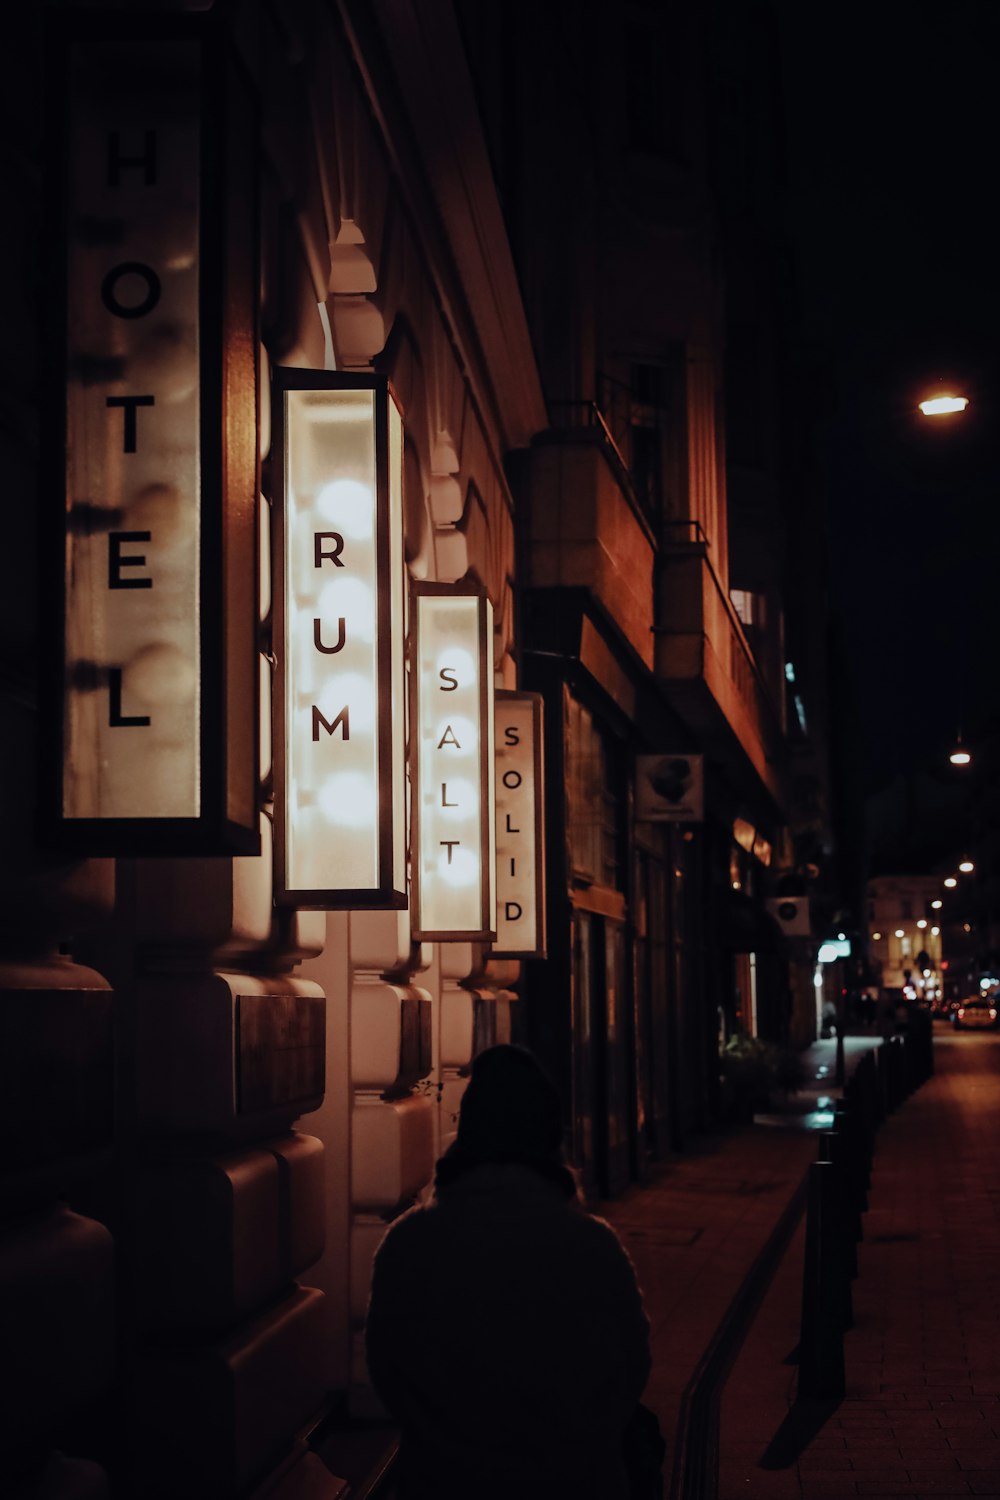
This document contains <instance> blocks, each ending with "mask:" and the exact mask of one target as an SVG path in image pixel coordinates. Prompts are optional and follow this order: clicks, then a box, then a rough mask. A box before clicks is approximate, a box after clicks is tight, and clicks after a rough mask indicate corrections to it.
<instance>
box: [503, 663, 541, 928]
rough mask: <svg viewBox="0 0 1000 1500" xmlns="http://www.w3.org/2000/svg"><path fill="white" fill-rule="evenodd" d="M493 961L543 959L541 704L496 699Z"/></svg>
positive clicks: (532, 696) (531, 696)
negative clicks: (494, 934)
mask: <svg viewBox="0 0 1000 1500" xmlns="http://www.w3.org/2000/svg"><path fill="white" fill-rule="evenodd" d="M494 723H495V732H496V798H497V818H496V826H497V937H496V942H495V943H494V945H493V952H494V954H495V955H496V957H497V958H544V957H545V832H544V830H545V810H544V798H543V790H544V780H543V773H542V765H543V758H542V700H541V698H540V697H539V695H538V694H537V693H511V692H504V691H499V692H497V694H496V710H495V717H494Z"/></svg>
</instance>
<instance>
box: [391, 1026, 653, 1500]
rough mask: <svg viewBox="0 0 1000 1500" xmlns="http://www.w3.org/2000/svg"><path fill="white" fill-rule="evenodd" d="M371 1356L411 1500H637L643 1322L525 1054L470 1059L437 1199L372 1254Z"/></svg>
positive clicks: (606, 1228)
mask: <svg viewBox="0 0 1000 1500" xmlns="http://www.w3.org/2000/svg"><path fill="white" fill-rule="evenodd" d="M366 1345H367V1354H368V1370H369V1376H370V1379H371V1382H372V1385H373V1386H374V1389H375V1391H376V1393H377V1394H378V1396H379V1398H380V1399H381V1401H382V1403H383V1405H384V1406H385V1408H386V1411H387V1412H388V1413H389V1415H390V1416H391V1417H392V1419H393V1420H394V1421H395V1422H396V1423H397V1424H398V1425H399V1428H400V1459H399V1484H398V1491H397V1493H398V1495H399V1497H400V1500H425V1497H426V1500H431V1497H433V1500H458V1497H461V1500H493V1497H496V1500H500V1497H501V1496H502V1497H503V1500H514V1497H517V1500H536V1497H537V1500H543V1497H544V1500H554V1497H556V1500H558V1497H560V1496H567V1497H569V1496H572V1497H573V1500H589V1497H594V1500H597V1497H598V1496H599V1497H600V1500H625V1497H627V1495H628V1493H629V1489H628V1481H627V1477H626V1471H625V1466H624V1462H623V1457H622V1444H623V1434H624V1432H625V1429H626V1426H627V1425H628V1424H629V1422H630V1420H631V1419H632V1417H633V1415H634V1413H635V1411H636V1407H637V1404H638V1401H639V1397H640V1396H641V1394H642V1390H643V1387H644V1386H645V1383H646V1379H647V1376H648V1374H649V1366H650V1359H649V1323H648V1320H647V1318H646V1316H645V1313H644V1311H643V1306H642V1297H641V1294H640V1291H639V1287H638V1285H637V1283H636V1277H635V1271H634V1269H633V1267H632V1263H631V1261H630V1260H629V1258H628V1255H627V1254H626V1252H625V1250H624V1248H623V1246H622V1244H621V1242H620V1240H619V1239H618V1236H617V1235H616V1234H615V1232H614V1230H613V1229H612V1228H611V1226H610V1225H609V1224H607V1223H605V1222H604V1220H603V1219H599V1218H597V1217H595V1216H594V1215H592V1214H590V1213H588V1212H587V1210H586V1209H585V1208H584V1206H583V1203H582V1202H581V1200H580V1196H579V1193H578V1190H577V1185H576V1181H575V1179H574V1177H573V1175H572V1173H571V1172H570V1171H569V1169H568V1167H567V1166H566V1165H565V1162H564V1160H563V1156H562V1122H561V1111H560V1105H559V1098H558V1095H557V1094H556V1091H555V1089H554V1087H553V1086H552V1084H551V1082H550V1081H549V1080H548V1078H547V1077H546V1075H545V1074H544V1072H543V1071H542V1069H541V1067H540V1066H539V1064H538V1063H537V1062H536V1060H535V1058H534V1057H533V1056H532V1055H531V1053H529V1052H526V1051H525V1050H523V1049H522V1048H518V1047H509V1046H501V1047H491V1048H489V1049H488V1050H487V1051H486V1052H483V1053H481V1054H480V1055H479V1056H478V1057H477V1058H476V1060H475V1062H474V1063H473V1066H472V1075H471V1078H470V1080H469V1084H468V1087H467V1089H466V1092H465V1095H464V1097H463V1100H462V1106H461V1112H460V1116H459V1124H458V1134H457V1137H456V1139H455V1141H454V1143H453V1144H452V1146H451V1147H450V1148H449V1149H448V1151H446V1153H445V1154H444V1156H443V1157H442V1158H441V1160H440V1161H439V1162H438V1165H437V1175H436V1177H435V1194H434V1198H433V1201H432V1202H431V1203H429V1204H428V1205H427V1206H420V1207H416V1208H413V1209H410V1210H409V1211H408V1212H407V1213H405V1214H403V1215H402V1216H401V1217H400V1218H399V1219H397V1220H396V1221H395V1222H394V1223H393V1224H392V1225H391V1226H390V1227H389V1229H388V1231H387V1232H386V1234H385V1236H384V1238H383V1240H382V1243H381V1245H380V1246H379V1249H378V1251H377V1252H376V1256H375V1265H374V1272H373V1279H372V1288H371V1298H370V1302H369V1307H368V1322H367V1329H366Z"/></svg>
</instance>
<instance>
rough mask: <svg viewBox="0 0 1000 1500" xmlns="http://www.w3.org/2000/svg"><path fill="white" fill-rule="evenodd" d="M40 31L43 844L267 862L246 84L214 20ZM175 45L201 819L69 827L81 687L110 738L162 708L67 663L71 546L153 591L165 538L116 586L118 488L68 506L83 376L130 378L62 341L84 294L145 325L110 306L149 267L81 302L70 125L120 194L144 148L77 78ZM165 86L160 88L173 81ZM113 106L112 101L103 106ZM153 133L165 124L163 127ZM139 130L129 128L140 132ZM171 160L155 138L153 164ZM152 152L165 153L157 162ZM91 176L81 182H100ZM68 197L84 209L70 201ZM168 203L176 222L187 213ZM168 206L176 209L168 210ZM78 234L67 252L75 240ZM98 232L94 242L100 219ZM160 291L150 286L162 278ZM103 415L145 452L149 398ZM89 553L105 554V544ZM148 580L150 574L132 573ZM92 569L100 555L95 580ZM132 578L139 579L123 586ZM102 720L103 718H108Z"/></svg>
mask: <svg viewBox="0 0 1000 1500" xmlns="http://www.w3.org/2000/svg"><path fill="white" fill-rule="evenodd" d="M45 25H46V33H45V56H46V59H47V63H48V82H49V88H48V92H47V100H46V105H47V107H46V111H45V115H46V141H45V156H44V161H45V169H46V180H47V181H48V182H49V183H50V184H51V192H50V193H49V195H48V197H47V205H46V225H45V230H46V235H45V237H46V241H47V243H48V245H49V246H50V247H51V248H50V250H49V264H48V268H47V269H48V272H49V276H50V280H51V284H52V285H53V286H54V287H56V288H58V289H59V290H58V291H57V292H56V294H55V295H54V296H53V297H52V298H51V299H50V300H49V303H48V308H47V327H46V330H45V336H44V337H45V351H46V358H45V361H44V363H45V365H46V366H47V370H48V374H47V376H46V379H45V384H44V387H43V427H42V442H41V461H40V466H39V478H40V484H41V504H40V542H41V546H42V548H43V549H44V551H43V556H42V561H41V606H42V619H41V629H40V665H41V678H40V680H41V681H42V682H43V683H45V684H53V685H54V689H53V691H52V692H51V693H50V694H47V695H44V696H43V697H42V701H41V706H40V714H39V762H40V794H39V799H38V809H37V823H38V833H39V837H40V839H41V841H42V842H43V844H45V845H47V846H49V847H53V848H56V849H60V850H64V851H67V852H70V853H73V854H76V855H78V856H114V855H124V856H144V855H148V856H178V855H180V856H183V855H227V854H232V855H256V854H259V853H260V847H261V841H260V824H259V817H260V808H259V804H260V760H259V730H258V721H259V677H258V658H259V642H258V601H257V588H258V569H259V563H258V532H257V525H258V522H257V506H258V503H259V493H260V478H259V453H258V442H257V383H258V350H259V344H260V339H259V326H258V323H259V314H258V295H257V289H258V284H259V275H258V266H257V243H258V238H259V237H258V233H257V225H258V212H259V205H258V193H257V183H256V176H255V152H254V146H253V143H254V141H255V139H256V135H257V130H258V120H257V111H256V107H255V104H254V101H253V94H252V90H251V88H250V85H249V82H248V80H247V78H246V76H245V74H244V72H243V70H242V68H241V66H240V64H239V63H238V61H237V59H236V56H235V53H234V51H233V49H232V47H231V44H230V43H229V42H228V41H227V38H226V34H225V31H224V29H223V27H222V25H221V23H220V22H219V19H218V17H216V16H214V15H206V14H186V15H177V14H175V15H169V16H167V15H155V16H154V15H149V14H146V15H142V14H130V13H129V12H127V11H118V12H114V13H108V12H94V11H72V10H71V11H58V12H50V13H48V14H47V16H46V18H45ZM171 43H176V44H181V45H182V46H187V47H189V48H190V49H192V55H195V54H196V56H197V68H196V73H197V78H196V82H195V83H194V84H193V86H192V88H191V93H192V97H196V98H197V118H196V119H195V120H194V122H193V123H192V121H191V120H190V118H188V119H187V121H186V123H187V124H188V126H190V127H191V128H192V129H195V128H196V129H197V133H198V140H197V148H196V149H197V156H198V192H197V210H196V211H197V239H196V247H195V251H194V254H195V255H196V257H197V261H196V263H197V281H198V286H197V302H196V314H195V316H196V319H197V355H196V360H197V380H198V390H197V395H196V398H195V403H194V404H195V405H196V410H197V421H196V424H195V426H194V427H193V429H192V432H193V436H192V445H193V446H194V445H196V450H197V468H196V473H197V495H198V498H197V500H196V501H192V500H190V497H188V496H183V495H182V496H181V500H182V501H184V502H186V503H187V504H188V505H191V506H193V505H197V512H198V514H197V523H196V524H197V557H198V563H197V570H196V574H195V577H196V596H197V610H196V614H197V626H196V638H195V647H194V651H193V654H192V658H191V662H192V667H193V670H194V674H195V677H196V683H197V687H196V696H195V698H194V699H193V700H192V701H193V702H195V703H196V708H195V709H194V710H193V717H194V722H195V726H196V727H195V728H194V730H193V731H192V734H191V736H190V738H189V739H188V740H187V741H186V742H185V745H186V753H187V754H188V755H189V757H190V759H191V761H192V762H193V764H194V767H195V769H194V771H193V773H190V774H192V775H193V785H194V792H193V794H192V797H191V799H190V800H191V802H192V809H191V812H190V814H187V813H178V814H173V813H166V814H162V813H161V814H155V813H152V812H148V811H143V812H140V813H137V814H132V813H129V814H128V815H119V814H117V813H112V814H109V815H100V814H96V813H90V812H87V813H85V814H81V815H77V814H74V813H73V812H72V811H71V810H68V807H69V808H71V807H72V803H73V799H74V792H73V777H74V775H75V776H77V777H78V778H80V780H79V784H80V785H81V786H82V787H83V792H82V794H81V800H84V801H89V802H92V803H96V802H98V801H99V799H100V797H101V795H102V788H101V784H100V778H101V776H102V774H103V772H102V770H101V756H100V751H99V747H98V742H97V739H96V737H95V738H94V739H93V740H92V741H91V740H88V738H87V735H86V733H84V735H83V738H82V746H83V749H84V750H86V751H87V752H88V755H89V759H90V761H91V763H92V766H93V770H92V771H91V769H90V767H89V766H88V767H86V768H81V766H80V765H79V763H78V762H77V761H75V760H74V757H73V755H72V754H71V753H69V752H70V748H71V746H70V734H71V728H72V725H71V711H76V712H77V713H79V708H78V706H77V705H76V704H74V703H73V700H72V699H71V694H73V693H77V694H80V695H81V696H82V695H90V694H94V695H97V696H95V697H94V698H92V699H91V700H90V701H91V704H92V705H94V706H97V705H99V704H101V703H102V700H103V699H104V698H105V697H106V699H107V703H108V714H109V717H108V720H107V725H108V726H110V727H111V728H112V729H116V728H117V727H119V726H121V728H122V733H123V735H124V734H135V733H137V732H138V730H139V728H140V727H145V725H144V722H143V721H144V719H146V720H148V719H149V718H150V717H151V715H150V714H148V713H147V714H145V715H143V714H141V713H135V712H133V713H132V714H131V715H129V714H128V710H127V707H126V708H123V707H122V702H121V693H122V687H121V684H122V678H123V674H124V670H125V665H123V666H117V665H114V664H112V663H111V662H110V661H109V660H103V661H102V660H101V659H100V657H99V656H95V657H93V659H90V658H84V659H81V658H80V657H79V656H74V657H73V659H68V656H69V652H68V649H67V621H68V616H69V610H68V607H67V606H68V599H67V590H68V588H69V587H70V584H71V580H73V579H74V570H73V567H72V562H73V550H72V549H73V545H74V540H73V539H74V536H75V537H78V538H84V539H86V538H88V537H89V536H95V535H96V537H97V539H98V543H100V542H101V541H102V540H103V535H104V533H107V534H108V540H107V547H108V549H109V551H108V557H109V562H108V575H109V576H108V586H109V587H126V588H127V587H141V588H143V589H144V590H145V589H148V588H149V587H150V583H149V582H148V581H147V582H143V583H138V584H137V583H134V582H131V580H132V579H139V578H143V577H146V578H151V580H152V582H154V583H155V563H154V562H153V561H150V563H149V565H148V567H147V566H146V565H145V563H144V562H143V563H140V562H139V561H138V559H139V558H143V559H144V558H145V555H146V554H145V553H144V552H143V551H142V546H143V545H145V546H147V547H149V549H150V557H151V559H152V558H153V557H155V548H156V545H157V543H156V539H155V532H153V533H149V532H145V531H140V532H139V533H137V535H139V536H140V537H142V536H149V537H150V542H151V545H150V542H146V543H145V544H143V543H135V544H131V546H130V550H129V551H128V552H125V551H123V550H122V544H121V543H118V544H117V545H118V548H119V551H118V553H117V562H118V566H119V572H118V574H117V578H116V581H115V582H114V583H112V582H111V577H112V576H113V574H114V569H113V564H114V560H115V553H114V550H113V549H114V546H115V545H116V544H115V543H114V542H113V540H112V537H113V533H114V525H115V516H116V515H118V516H120V514H121V511H120V509H118V510H116V509H115V507H114V504H113V503H109V502H108V497H107V495H104V494H101V495H96V496H94V495H79V494H78V495H74V494H70V493H68V488H69V483H68V482H69V478H70V472H71V470H70V443H69V413H68V406H69V401H70V399H71V392H72V387H71V379H73V380H75V381H76V383H77V386H79V385H80V384H81V382H82V383H83V384H85V383H86V381H88V380H92V379H95V378H96V379H97V380H98V381H100V380H101V379H102V378H103V379H105V380H106V382H107V384H108V385H109V386H112V385H118V384H120V383H121V381H122V380H123V379H124V378H125V375H126V374H127V357H126V358H125V359H124V360H123V361H122V362H120V365H119V367H118V368H112V365H113V361H109V360H107V359H105V363H104V368H105V374H104V376H103V377H102V374H101V370H102V365H101V358H102V355H101V351H100V350H97V351H96V353H95V356H94V360H93V361H92V364H91V367H90V371H89V374H81V370H82V368H83V365H84V363H85V361H86V360H87V358H88V351H87V350H86V348H80V349H75V348H74V349H71V347H70V342H69V339H70V327H71V307H74V308H76V307H79V306H82V305H83V304H82V299H83V298H84V296H88V297H92V296H94V295H96V294H99V295H100V297H101V300H102V302H103V304H104V306H105V308H106V309H108V310H109V311H110V312H113V313H114V314H115V315H116V316H118V317H119V318H127V319H135V318H139V317H141V316H143V315H144V313H143V312H137V311H136V310H135V307H134V306H133V307H128V308H126V309H125V310H122V309H123V308H125V304H126V298H125V296H124V295H123V296H122V297H121V298H120V299H119V300H118V301H117V302H115V304H114V305H113V306H111V307H109V301H112V300H113V294H111V293H109V292H108V287H109V278H113V277H114V276H115V274H116V273H118V274H120V275H123V274H124V273H125V272H126V271H127V270H128V269H129V267H138V269H139V270H140V271H142V272H143V273H145V272H147V271H148V270H149V269H151V268H150V267H148V266H144V265H142V263H139V262H136V261H134V260H133V259H132V257H130V256H129V254H128V247H127V244H126V245H125V247H124V249H123V247H122V245H121V244H120V243H119V244H118V245H117V246H116V245H115V244H114V243H111V242H109V244H108V247H107V259H108V268H107V270H106V272H105V276H104V279H103V281H102V282H101V283H100V285H98V284H97V283H96V282H90V281H87V283H86V285H85V286H84V284H83V282H82V281H81V284H80V286H79V287H78V288H76V289H74V288H71V286H70V284H69V278H70V272H71V265H72V261H71V256H72V254H73V253H74V247H77V248H78V246H79V245H80V244H81V243H83V242H82V241H81V239H80V234H82V233H83V230H82V229H81V228H80V226H81V224H82V223H83V222H85V220H86V215H85V214H84V212H83V209H84V208H85V198H86V192H87V181H88V180H85V179H84V176H83V173H82V172H81V173H80V176H79V179H74V178H72V176H71V174H72V165H71V159H70V158H71V153H70V150H69V144H70V142H71V140H72V139H73V136H74V134H75V132H76V131H77V129H78V128H80V127H81V126H82V124H83V123H84V122H85V121H90V123H91V124H93V127H94V130H95V132H98V131H103V130H105V129H107V131H108V135H107V142H108V145H107V150H108V157H107V161H108V166H107V171H108V174H109V177H112V178H113V180H112V183H111V185H114V186H117V185H118V183H119V181H120V179H121V176H122V175H123V172H124V169H125V167H126V166H128V167H131V169H132V170H133V171H134V170H136V168H137V162H136V159H135V156H134V143H133V148H132V149H133V156H132V157H131V158H130V157H129V153H128V149H127V148H126V145H125V143H124V141H117V140H116V141H114V145H113V144H112V137H113V132H112V131H111V116H110V113H109V114H108V115H104V114H103V113H101V112H100V111H98V110H96V109H95V108H94V107H93V104H92V100H93V97H94V95H93V91H91V94H90V97H89V98H88V96H87V91H86V89H84V88H82V87H81V89H80V94H79V99H78V98H77V97H76V96H75V95H74V88H75V86H76V85H75V79H77V78H79V77H83V76H84V75H85V72H86V66H87V63H86V60H87V58H88V54H89V59H90V63H91V65H93V64H94V62H95V59H96V60H100V62H101V66H103V67H104V68H105V70H106V69H107V67H108V66H109V65H110V64H111V62H113V60H114V59H115V58H118V59H120V60H122V62H123V63H124V62H125V60H127V58H128V57H129V55H130V52H131V55H132V56H133V57H134V58H135V59H136V60H137V61H138V60H139V59H140V58H141V57H142V56H143V55H145V56H147V57H148V56H149V55H150V49H151V48H153V47H162V46H165V45H167V44H171ZM74 66H75V68H76V70H77V71H76V72H74ZM124 72H125V69H124V67H123V74H124ZM160 81H161V85H162V78H161V80H160ZM134 94H135V82H134V79H133V80H131V81H130V82H129V84H128V86H127V87H126V86H125V85H123V88H122V92H121V94H120V95H116V96H112V98H111V100H110V101H108V106H107V107H108V109H109V110H110V109H111V108H112V107H113V105H114V104H115V103H116V102H117V103H118V104H119V105H120V108H121V111H122V118H123V119H124V115H125V112H126V110H127V108H128V103H127V99H128V96H129V95H134ZM104 104H105V99H104V97H103V96H102V110H103V107H104ZM77 105H78V106H79V107H78V108H76V107H75V106H77ZM88 107H89V108H90V110H91V112H90V113H89V114H88V113H87V110H88ZM192 113H193V111H192ZM154 125H155V128H159V125H158V123H157V122H154ZM130 128H131V129H133V130H134V129H136V128H137V127H135V126H134V124H133V125H132V126H131V127H130ZM163 128H164V130H166V129H167V128H168V127H167V126H166V125H164V127H163ZM151 134H153V130H152V129H151V130H149V131H147V134H146V137H145V140H146V146H145V149H146V150H147V151H149V150H150V135H151ZM113 149H115V150H119V152H120V155H119V157H118V159H117V163H116V165H115V170H114V173H113V174H112V166H111V162H112V154H111V153H112V150H113ZM159 149H160V147H159V143H158V142H157V143H156V145H155V150H156V152H157V153H158V152H159ZM155 159H157V160H159V157H158V155H157V157H156V158H155ZM93 180H94V179H93V178H90V179H89V181H90V182H91V183H92V182H93ZM158 180H159V179H158V174H157V172H155V171H154V172H153V174H152V179H151V178H150V176H149V175H148V174H147V176H146V178H145V181H146V184H147V185H149V184H150V182H151V181H152V183H153V185H155V183H156V182H157V181H158ZM74 192H75V194H76V196H75V198H73V197H72V196H71V195H72V194H73V193H74ZM175 201H176V202H177V204H178V208H177V212H178V213H180V212H181V211H182V205H181V204H180V202H179V200H175ZM164 212H165V213H169V204H168V205H167V207H166V208H165V210H164ZM74 227H75V228H76V230H77V239H76V240H75V241H73V240H71V235H70V231H71V229H73V228H74ZM88 232H90V233H92V234H93V233H97V234H98V235H99V234H100V233H101V230H100V223H99V222H98V223H97V224H96V227H92V228H91V229H90V230H89V231H88ZM99 243H100V241H99V240H98V244H99ZM161 269H162V268H161ZM155 279H156V278H154V280H155ZM149 285H150V286H152V285H153V280H151V281H150V282H149ZM74 299H75V300H74ZM147 300H148V299H147ZM140 305H141V304H140ZM95 372H96V374H95ZM106 404H107V405H108V406H109V407H110V406H112V405H114V406H116V407H122V406H124V407H125V410H124V412H123V411H122V410H117V411H112V412H109V414H108V431H109V432H110V431H112V428H111V423H112V422H115V423H117V426H116V427H115V428H114V429H113V430H114V432H115V433H116V434H121V433H122V432H123V431H124V440H122V438H121V437H118V438H117V441H118V442H120V443H122V447H123V450H124V451H125V452H126V453H128V452H134V451H135V448H134V446H133V447H130V446H129V443H130V437H131V441H132V442H133V444H134V441H135V428H136V427H138V430H139V433H140V434H141V432H142V430H143V426H144V423H145V419H146V416H147V414H146V413H144V412H141V413H138V415H137V412H138V407H139V405H142V404H148V403H147V402H146V401H145V399H144V400H143V401H142V402H139V401H138V400H137V399H135V398H134V396H133V397H127V398H124V399H123V398H121V397H120V396H119V395H116V396H115V397H113V398H109V399H108V401H107V403H106ZM154 404H155V403H154ZM130 423H131V424H132V431H131V434H130V430H129V426H130ZM123 424H124V425H123ZM123 493H124V491H123ZM182 519H183V518H182ZM81 545H82V543H81ZM92 550H93V557H94V558H96V556H97V549H96V547H95V548H94V549H92ZM132 567H135V568H136V569H137V571H136V572H135V573H132V572H127V573H126V572H123V571H121V570H122V569H125V568H132ZM140 568H141V569H142V571H138V570H139V569H140ZM94 571H95V570H94V567H93V562H92V563H91V572H92V573H93V572H94ZM123 579H128V580H129V582H128V583H125V582H122V580H123ZM84 597H86V596H84ZM141 602H142V604H143V605H144V606H145V607H146V608H148V607H149V605H150V603H151V602H152V603H153V604H155V602H156V599H155V597H154V594H147V593H145V592H144V593H143V595H142V600H141ZM126 665H127V664H126ZM116 703H117V707H116ZM162 711H163V712H164V713H165V714H166V713H167V712H169V709H168V707H166V706H165V707H164V709H163V710H162ZM103 712H104V710H103V707H100V708H99V713H100V715H101V723H102V724H103V723H104V721H103ZM93 717H94V716H93V714H91V718H93ZM133 726H135V727H133ZM122 743H123V744H124V743H126V742H124V741H123V742H122ZM74 768H75V769H74ZM124 774H125V773H123V775H124ZM127 774H128V777H129V784H132V783H139V784H142V782H143V778H144V777H146V778H151V777H153V776H155V775H156V771H155V768H151V767H150V766H149V762H148V758H147V760H146V763H145V765H144V762H143V756H142V754H141V753H140V754H139V755H137V756H136V757H135V768H134V771H132V770H130V771H129V772H128V773H127ZM87 776H90V781H89V782H88V781H87V780H86V778H87Z"/></svg>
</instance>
